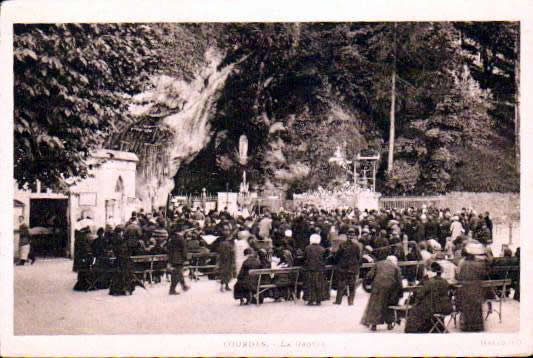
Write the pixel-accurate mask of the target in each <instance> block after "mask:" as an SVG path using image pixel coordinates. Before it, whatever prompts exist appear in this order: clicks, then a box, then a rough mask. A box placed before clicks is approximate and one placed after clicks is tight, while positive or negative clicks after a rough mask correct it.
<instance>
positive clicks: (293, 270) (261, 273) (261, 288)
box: [248, 266, 301, 304]
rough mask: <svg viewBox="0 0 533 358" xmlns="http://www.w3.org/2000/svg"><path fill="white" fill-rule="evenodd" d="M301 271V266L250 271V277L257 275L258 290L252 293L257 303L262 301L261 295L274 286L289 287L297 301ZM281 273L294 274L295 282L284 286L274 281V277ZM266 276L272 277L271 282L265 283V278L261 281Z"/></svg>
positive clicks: (290, 292) (291, 294) (292, 296)
mask: <svg viewBox="0 0 533 358" xmlns="http://www.w3.org/2000/svg"><path fill="white" fill-rule="evenodd" d="M300 271H301V267H299V266H296V267H286V268H275V269H254V270H250V271H248V275H249V276H250V277H257V284H256V292H255V293H253V294H252V296H253V297H254V298H255V303H256V304H260V303H261V301H262V300H261V295H262V294H263V293H265V292H266V291H268V290H271V289H273V288H289V294H290V296H291V298H292V299H293V300H294V302H295V303H296V292H297V290H298V278H299V276H300ZM281 274H287V275H290V274H294V276H295V277H294V283H291V282H289V283H288V284H287V285H282V286H280V285H278V284H275V283H272V279H274V278H275V277H276V276H277V275H281ZM266 276H268V277H269V278H270V280H269V281H270V283H264V280H263V283H262V282H261V281H262V279H263V278H264V277H266Z"/></svg>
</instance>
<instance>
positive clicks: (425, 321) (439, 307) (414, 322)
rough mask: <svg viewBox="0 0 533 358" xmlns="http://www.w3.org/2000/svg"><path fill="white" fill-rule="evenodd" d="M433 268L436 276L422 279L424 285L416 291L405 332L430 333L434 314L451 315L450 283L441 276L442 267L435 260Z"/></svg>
mask: <svg viewBox="0 0 533 358" xmlns="http://www.w3.org/2000/svg"><path fill="white" fill-rule="evenodd" d="M431 270H432V271H433V272H435V274H436V276H435V277H432V278H430V279H428V280H424V281H422V287H421V288H419V289H417V290H416V291H415V293H414V298H415V304H414V305H413V308H411V310H409V316H408V318H407V322H406V323H405V333H428V332H429V331H430V330H431V328H432V326H433V314H435V313H440V314H443V315H449V314H450V313H452V311H453V307H452V301H451V298H450V296H449V289H450V285H449V284H448V282H447V281H446V280H445V279H443V278H442V277H441V275H442V267H441V266H440V265H439V263H438V262H433V263H432V264H431Z"/></svg>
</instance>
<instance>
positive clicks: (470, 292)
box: [457, 244, 487, 332]
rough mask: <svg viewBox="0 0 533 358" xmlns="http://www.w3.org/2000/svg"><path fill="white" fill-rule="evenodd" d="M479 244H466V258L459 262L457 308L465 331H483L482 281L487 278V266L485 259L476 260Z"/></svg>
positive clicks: (461, 325) (462, 328)
mask: <svg viewBox="0 0 533 358" xmlns="http://www.w3.org/2000/svg"><path fill="white" fill-rule="evenodd" d="M476 250H478V246H477V245H475V244H468V245H466V246H465V249H464V252H465V259H464V260H463V261H462V262H461V263H460V264H459V267H458V269H457V270H458V273H457V280H458V281H459V282H461V287H459V289H458V290H457V308H458V311H459V312H460V313H461V316H460V320H459V322H460V328H461V331H465V332H481V331H483V330H484V325H483V307H482V306H483V301H484V291H483V288H482V287H481V281H482V280H485V279H487V266H486V263H485V262H483V261H476V260H475V257H474V255H477V254H480V253H478V252H477V251H476Z"/></svg>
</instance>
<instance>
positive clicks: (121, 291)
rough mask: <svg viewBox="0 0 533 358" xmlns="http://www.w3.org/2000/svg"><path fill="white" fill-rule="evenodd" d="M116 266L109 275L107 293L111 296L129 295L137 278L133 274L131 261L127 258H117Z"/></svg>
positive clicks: (133, 289)
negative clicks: (109, 281) (109, 280)
mask: <svg viewBox="0 0 533 358" xmlns="http://www.w3.org/2000/svg"><path fill="white" fill-rule="evenodd" d="M118 260H119V262H118V263H117V264H118V265H117V266H118V268H117V270H116V271H115V272H114V273H113V275H112V276H111V283H110V286H109V294H110V295H113V296H123V295H127V294H128V293H129V294H130V295H131V294H132V293H133V291H135V283H136V282H137V278H136V277H135V275H134V274H133V271H132V267H131V263H130V262H129V260H128V259H126V260H124V259H122V260H121V259H120V258H119V259H118Z"/></svg>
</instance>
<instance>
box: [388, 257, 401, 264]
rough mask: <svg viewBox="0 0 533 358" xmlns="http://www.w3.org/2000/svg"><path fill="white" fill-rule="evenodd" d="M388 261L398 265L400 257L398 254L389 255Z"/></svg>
mask: <svg viewBox="0 0 533 358" xmlns="http://www.w3.org/2000/svg"><path fill="white" fill-rule="evenodd" d="M387 261H390V262H392V263H393V264H395V265H398V258H397V257H396V256H392V255H390V256H387Z"/></svg>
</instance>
